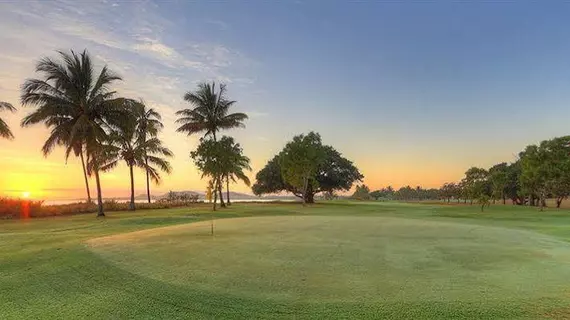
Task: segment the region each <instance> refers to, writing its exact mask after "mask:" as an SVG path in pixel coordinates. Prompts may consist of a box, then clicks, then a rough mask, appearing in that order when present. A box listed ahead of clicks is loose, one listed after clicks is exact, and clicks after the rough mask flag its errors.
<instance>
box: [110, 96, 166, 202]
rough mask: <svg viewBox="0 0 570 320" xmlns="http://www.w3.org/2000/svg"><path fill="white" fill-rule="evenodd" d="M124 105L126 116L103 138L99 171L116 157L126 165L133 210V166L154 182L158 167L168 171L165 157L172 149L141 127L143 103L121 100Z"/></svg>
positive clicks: (114, 163)
mask: <svg viewBox="0 0 570 320" xmlns="http://www.w3.org/2000/svg"><path fill="white" fill-rule="evenodd" d="M124 108H125V109H127V110H129V114H130V117H129V118H127V119H125V120H124V121H122V122H121V123H119V124H117V125H115V126H114V127H113V130H112V131H111V133H110V134H109V137H108V139H107V141H106V143H107V145H106V146H105V148H106V150H107V151H106V155H105V159H106V160H105V161H104V162H103V165H102V166H101V167H100V169H101V170H102V171H109V170H111V169H113V168H114V167H116V166H117V164H118V162H119V161H120V160H123V161H125V163H126V164H127V166H128V167H129V174H130V186H131V201H130V205H129V209H130V210H135V181H134V172H133V171H134V167H138V168H141V169H143V170H144V171H145V172H146V174H148V175H149V176H150V178H151V179H152V180H153V181H154V182H155V183H159V182H160V180H161V177H160V171H164V172H166V173H170V172H171V171H172V167H171V166H170V163H169V162H168V160H166V159H165V158H166V157H172V156H173V154H172V151H170V150H169V149H168V148H166V147H164V146H163V145H162V141H161V140H160V139H158V138H157V137H156V136H155V137H153V138H148V137H149V136H150V134H148V131H147V130H148V128H149V127H148V126H146V130H145V129H144V128H141V124H142V125H144V123H141V116H142V114H143V109H144V105H142V104H141V103H139V102H136V101H134V100H128V99H125V100H124Z"/></svg>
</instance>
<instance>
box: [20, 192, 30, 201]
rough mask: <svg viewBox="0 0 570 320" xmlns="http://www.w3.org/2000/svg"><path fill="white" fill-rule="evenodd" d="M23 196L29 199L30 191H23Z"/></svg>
mask: <svg viewBox="0 0 570 320" xmlns="http://www.w3.org/2000/svg"><path fill="white" fill-rule="evenodd" d="M22 197H24V198H25V199H28V198H29V197H30V192H29V191H24V192H22Z"/></svg>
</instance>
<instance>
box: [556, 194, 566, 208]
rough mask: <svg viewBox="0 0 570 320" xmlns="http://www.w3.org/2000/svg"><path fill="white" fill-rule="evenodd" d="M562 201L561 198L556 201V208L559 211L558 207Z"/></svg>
mask: <svg viewBox="0 0 570 320" xmlns="http://www.w3.org/2000/svg"><path fill="white" fill-rule="evenodd" d="M563 199H564V198H562V197H560V198H557V199H556V208H559V209H560V205H561V204H562V200H563Z"/></svg>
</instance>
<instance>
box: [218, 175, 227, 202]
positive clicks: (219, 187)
mask: <svg viewBox="0 0 570 320" xmlns="http://www.w3.org/2000/svg"><path fill="white" fill-rule="evenodd" d="M218 192H219V193H220V207H222V208H225V207H226V204H225V203H224V193H223V191H222V178H221V177H219V178H218Z"/></svg>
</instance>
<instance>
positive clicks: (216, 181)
mask: <svg viewBox="0 0 570 320" xmlns="http://www.w3.org/2000/svg"><path fill="white" fill-rule="evenodd" d="M214 180H215V182H214V186H213V187H214V190H212V192H213V193H214V207H213V208H212V210H214V211H216V202H218V192H217V191H216V190H217V188H218V180H217V179H214ZM212 219H213V218H212Z"/></svg>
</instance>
